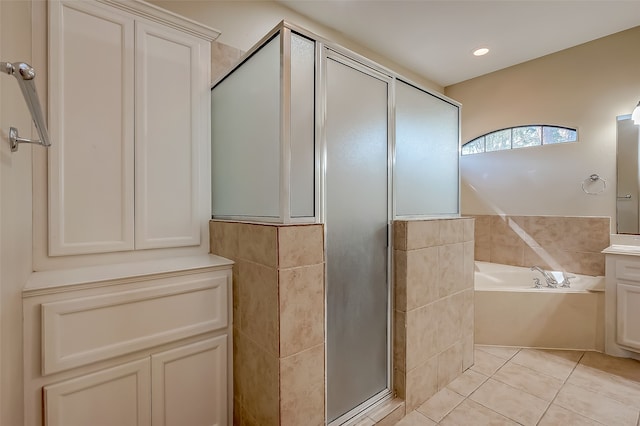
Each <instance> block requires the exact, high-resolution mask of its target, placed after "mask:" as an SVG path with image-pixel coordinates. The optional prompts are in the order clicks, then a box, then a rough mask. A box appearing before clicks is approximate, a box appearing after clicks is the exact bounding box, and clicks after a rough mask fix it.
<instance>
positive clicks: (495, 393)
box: [396, 346, 640, 426]
mask: <svg viewBox="0 0 640 426" xmlns="http://www.w3.org/2000/svg"><path fill="white" fill-rule="evenodd" d="M436 424H439V425H460V426H480V425H540V426H543V425H544V426H579V425H606V426H616V425H629V426H640V362H638V361H634V360H630V359H623V358H614V357H610V356H607V355H603V354H600V353H596V352H582V351H553V350H538V349H519V348H504V347H495V346H476V348H475V364H474V365H473V367H471V368H470V369H469V370H467V371H465V372H464V373H463V374H462V376H460V377H459V378H457V379H456V380H454V381H453V382H452V383H450V384H449V386H447V387H446V388H444V389H442V390H441V391H440V392H438V393H437V394H436V395H434V396H433V397H432V398H431V399H429V400H428V401H427V402H425V403H424V404H423V405H421V406H420V407H419V408H418V409H417V410H416V411H414V412H412V413H410V414H408V415H407V416H406V417H405V418H404V419H402V420H401V421H400V422H398V423H396V426H430V425H436Z"/></svg>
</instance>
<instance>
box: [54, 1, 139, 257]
mask: <svg viewBox="0 0 640 426" xmlns="http://www.w3.org/2000/svg"><path fill="white" fill-rule="evenodd" d="M48 4H49V25H50V30H49V43H50V44H49V60H50V68H49V126H50V132H51V140H52V141H53V143H52V146H51V148H50V150H49V254H50V255H51V256H57V255H68V254H81V253H101V252H111V251H120V250H132V249H133V247H134V241H133V239H134V232H133V226H134V223H133V214H134V213H133V212H134V211H133V196H134V195H133V190H134V186H133V155H134V147H133V144H134V142H133V137H134V128H133V105H134V98H133V96H134V92H133V84H134V81H133V78H134V70H133V66H134V51H133V48H134V23H133V19H132V17H131V16H129V15H127V14H125V13H123V12H119V11H117V10H112V9H111V8H108V7H106V6H104V5H101V4H99V3H93V2H79V1H63V2H60V1H51V2H49V3H48Z"/></svg>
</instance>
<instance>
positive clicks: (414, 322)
mask: <svg viewBox="0 0 640 426" xmlns="http://www.w3.org/2000/svg"><path fill="white" fill-rule="evenodd" d="M436 315H437V312H436V307H435V304H434V303H432V304H429V305H426V306H423V307H420V308H417V309H414V310H412V311H409V312H407V314H406V323H407V330H406V333H407V339H406V348H407V352H406V370H411V369H413V368H415V367H417V366H418V365H420V364H423V363H424V362H426V361H427V360H428V359H429V358H431V357H432V356H434V355H436V354H437V352H438V347H437V340H436V339H437V324H438V317H437V316H436Z"/></svg>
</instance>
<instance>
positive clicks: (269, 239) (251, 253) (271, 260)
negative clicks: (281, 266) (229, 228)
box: [238, 223, 278, 268]
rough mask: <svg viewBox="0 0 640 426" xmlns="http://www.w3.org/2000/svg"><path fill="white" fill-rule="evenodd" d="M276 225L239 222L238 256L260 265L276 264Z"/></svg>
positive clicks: (273, 265) (274, 265) (272, 265)
mask: <svg viewBox="0 0 640 426" xmlns="http://www.w3.org/2000/svg"><path fill="white" fill-rule="evenodd" d="M277 229H278V228H277V227H275V226H271V225H255V224H250V223H241V224H240V229H239V230H238V234H239V235H238V257H239V259H243V260H250V261H251V262H255V263H260V264H261V265H265V266H270V267H273V268H275V267H277V266H278V240H277Z"/></svg>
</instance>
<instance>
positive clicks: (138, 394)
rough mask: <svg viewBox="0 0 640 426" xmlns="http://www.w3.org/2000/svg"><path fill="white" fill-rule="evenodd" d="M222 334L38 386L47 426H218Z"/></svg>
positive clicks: (222, 404) (223, 420)
mask: <svg viewBox="0 0 640 426" xmlns="http://www.w3.org/2000/svg"><path fill="white" fill-rule="evenodd" d="M226 368H227V336H226V335H223V336H218V337H215V338H211V339H207V340H204V341H200V342H196V343H192V344H190V345H184V346H180V347H178V348H175V349H171V350H168V351H164V352H160V353H157V354H152V355H151V357H150V358H145V359H142V360H138V361H133V362H128V363H125V364H123V365H119V366H117V367H112V368H108V369H105V370H101V371H98V372H97V373H92V374H87V375H83V376H80V377H77V378H73V379H70V380H66V381H63V382H60V383H55V384H51V385H48V386H44V418H45V424H46V425H48V426H86V425H94V426H98V425H104V426H113V425H118V426H128V425H131V426H144V425H152V426H182V425H192V426H196V425H202V426H224V425H226V424H227V386H226V383H227V372H226Z"/></svg>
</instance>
